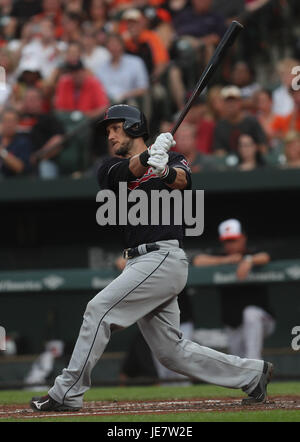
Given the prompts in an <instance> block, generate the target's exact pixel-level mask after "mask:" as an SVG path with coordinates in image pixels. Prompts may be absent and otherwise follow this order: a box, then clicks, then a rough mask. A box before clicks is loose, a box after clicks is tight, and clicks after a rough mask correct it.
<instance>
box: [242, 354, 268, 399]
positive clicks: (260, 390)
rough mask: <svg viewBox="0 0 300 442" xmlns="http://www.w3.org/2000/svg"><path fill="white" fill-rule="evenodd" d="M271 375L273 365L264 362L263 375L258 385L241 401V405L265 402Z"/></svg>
mask: <svg viewBox="0 0 300 442" xmlns="http://www.w3.org/2000/svg"><path fill="white" fill-rule="evenodd" d="M272 374H273V364H271V362H264V368H263V373H262V375H261V378H260V380H259V383H258V385H257V386H256V387H255V388H254V390H253V391H252V392H251V393H249V394H248V397H247V398H245V399H243V400H242V405H253V404H263V403H265V402H266V400H267V385H268V383H269V382H270V380H271V377H272Z"/></svg>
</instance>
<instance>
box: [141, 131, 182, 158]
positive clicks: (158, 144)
mask: <svg viewBox="0 0 300 442" xmlns="http://www.w3.org/2000/svg"><path fill="white" fill-rule="evenodd" d="M175 144H176V141H175V140H174V138H173V135H172V134H170V132H166V133H163V134H160V135H159V136H158V137H157V138H156V140H155V143H154V144H152V146H150V147H149V148H148V151H149V154H150V155H151V156H152V155H155V153H156V152H157V151H161V150H164V151H165V152H168V151H169V150H170V149H171V147H173V146H175Z"/></svg>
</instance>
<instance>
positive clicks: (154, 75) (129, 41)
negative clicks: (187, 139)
mask: <svg viewBox="0 0 300 442" xmlns="http://www.w3.org/2000/svg"><path fill="white" fill-rule="evenodd" d="M122 19H123V20H124V21H125V22H126V25H127V31H126V33H125V34H124V35H123V36H124V40H125V46H126V49H127V52H129V53H130V54H132V55H138V56H140V57H141V58H142V59H143V61H144V63H145V65H146V67H147V70H148V73H149V76H150V81H151V83H152V88H151V89H152V94H153V99H154V101H155V102H156V103H159V106H155V104H154V108H155V107H156V109H155V110H154V112H153V114H154V115H157V114H159V113H160V112H161V115H160V117H161V119H163V118H165V117H170V113H174V112H176V111H177V110H178V109H181V108H182V107H183V105H184V95H185V86H184V83H183V79H182V75H181V71H180V69H179V68H178V67H177V66H176V65H175V64H174V63H171V64H170V56H169V53H168V51H167V48H166V46H165V44H164V42H163V41H162V40H161V38H160V36H159V35H158V33H157V32H155V31H154V30H151V29H149V20H148V19H147V17H146V16H145V15H144V14H143V13H142V11H140V10H138V9H128V10H127V11H126V12H125V13H124V14H123V15H122ZM168 101H170V102H168ZM164 107H165V109H163V108H164ZM173 107H174V108H175V109H174V112H173ZM167 108H168V109H167ZM170 109H171V111H170ZM167 114H168V115H167Z"/></svg>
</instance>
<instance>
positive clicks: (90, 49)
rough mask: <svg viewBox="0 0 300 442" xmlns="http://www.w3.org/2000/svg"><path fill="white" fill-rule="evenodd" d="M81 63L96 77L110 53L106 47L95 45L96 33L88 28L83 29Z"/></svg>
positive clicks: (108, 58)
mask: <svg viewBox="0 0 300 442" xmlns="http://www.w3.org/2000/svg"><path fill="white" fill-rule="evenodd" d="M81 42H82V49H83V50H82V56H81V59H82V62H83V64H84V66H85V67H86V68H87V69H89V70H90V71H91V72H92V73H93V74H94V75H96V76H97V75H98V73H99V72H100V70H101V67H102V66H103V64H104V63H106V62H108V61H109V60H110V53H109V51H108V50H107V48H106V47H104V46H100V45H97V39H96V32H95V30H94V29H93V28H91V27H90V26H85V27H84V28H83V35H82V37H81Z"/></svg>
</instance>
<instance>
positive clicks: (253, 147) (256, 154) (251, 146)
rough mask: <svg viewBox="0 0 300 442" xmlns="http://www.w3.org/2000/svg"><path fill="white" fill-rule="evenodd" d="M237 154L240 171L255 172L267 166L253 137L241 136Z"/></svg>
mask: <svg viewBox="0 0 300 442" xmlns="http://www.w3.org/2000/svg"><path fill="white" fill-rule="evenodd" d="M237 154H238V159H239V162H238V166H237V168H238V169H239V170H253V169H256V168H257V167H260V166H264V165H265V161H264V159H263V156H262V154H261V152H260V151H259V148H258V144H257V142H256V140H255V139H254V138H253V136H252V135H248V134H241V135H240V136H239V139H238V150H237Z"/></svg>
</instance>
